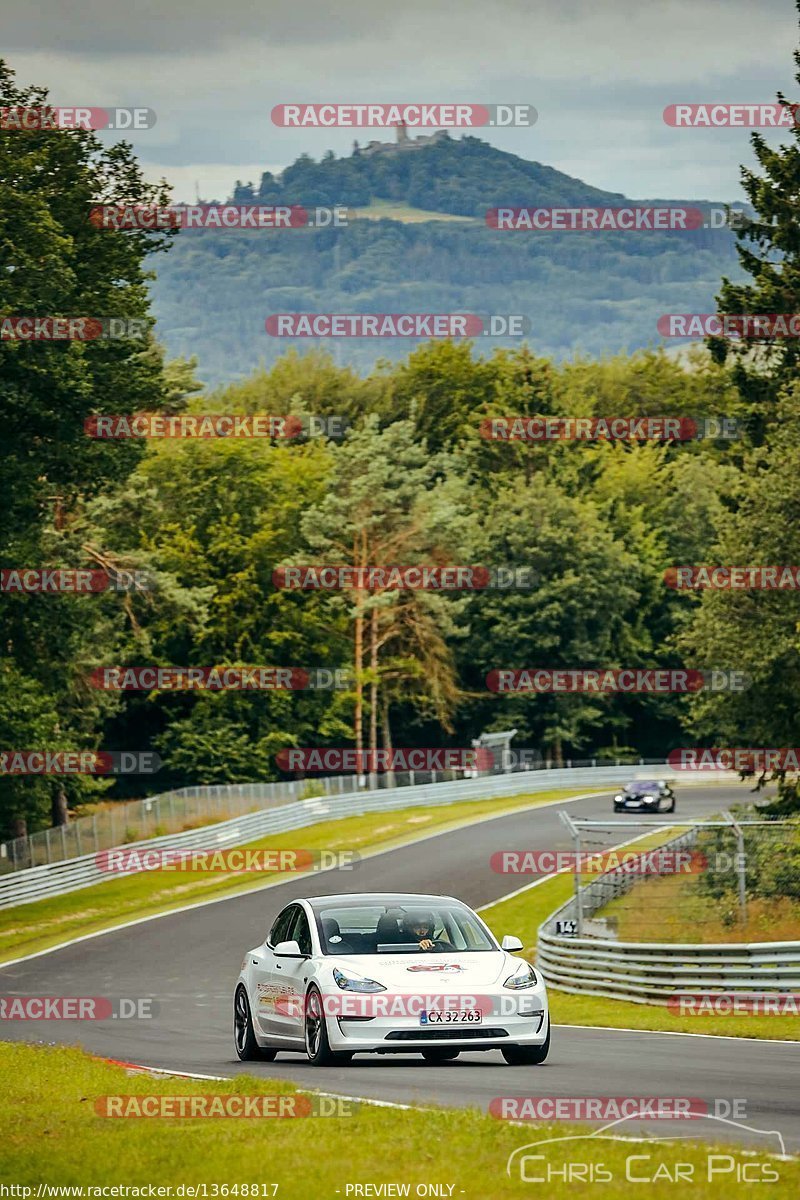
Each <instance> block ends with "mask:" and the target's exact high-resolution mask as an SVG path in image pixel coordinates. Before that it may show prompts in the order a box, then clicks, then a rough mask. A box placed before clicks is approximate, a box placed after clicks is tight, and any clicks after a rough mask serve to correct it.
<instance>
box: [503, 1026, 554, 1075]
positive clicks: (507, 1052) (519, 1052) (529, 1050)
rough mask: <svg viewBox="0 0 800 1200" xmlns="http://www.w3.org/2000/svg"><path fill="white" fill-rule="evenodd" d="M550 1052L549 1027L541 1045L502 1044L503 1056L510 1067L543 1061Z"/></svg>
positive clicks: (531, 1064)
mask: <svg viewBox="0 0 800 1200" xmlns="http://www.w3.org/2000/svg"><path fill="white" fill-rule="evenodd" d="M549 1052H550V1029H549V1028H548V1030H547V1037H546V1038H545V1040H544V1041H543V1042H542V1044H541V1046H504V1047H503V1058H504V1059H505V1060H506V1062H507V1063H508V1065H509V1066H510V1067H532V1066H537V1065H538V1064H539V1063H543V1062H544V1060H545V1059H546V1058H547V1055H548V1054H549Z"/></svg>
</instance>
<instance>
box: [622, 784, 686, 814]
mask: <svg viewBox="0 0 800 1200" xmlns="http://www.w3.org/2000/svg"><path fill="white" fill-rule="evenodd" d="M614 812H671V813H672V812H675V793H674V792H673V790H672V788H671V787H670V785H669V784H668V783H667V782H666V781H665V780H664V779H636V780H635V781H634V782H633V783H626V784H625V787H624V788H623V789H622V791H621V792H618V793H617V795H616V796H615V797H614Z"/></svg>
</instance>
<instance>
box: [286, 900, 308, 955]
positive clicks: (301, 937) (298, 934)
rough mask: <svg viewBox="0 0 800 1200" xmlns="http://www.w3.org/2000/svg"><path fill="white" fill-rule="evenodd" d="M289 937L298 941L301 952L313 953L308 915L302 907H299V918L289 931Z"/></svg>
mask: <svg viewBox="0 0 800 1200" xmlns="http://www.w3.org/2000/svg"><path fill="white" fill-rule="evenodd" d="M289 937H290V938H293V939H294V941H296V942H297V944H298V946H299V947H300V953H301V954H310V953H311V930H310V929H309V927H308V917H307V916H306V914H305V913H304V911H303V909H302V908H300V907H298V909H297V920H296V921H295V924H294V927H293V928H292V930H291V931H290V933H289Z"/></svg>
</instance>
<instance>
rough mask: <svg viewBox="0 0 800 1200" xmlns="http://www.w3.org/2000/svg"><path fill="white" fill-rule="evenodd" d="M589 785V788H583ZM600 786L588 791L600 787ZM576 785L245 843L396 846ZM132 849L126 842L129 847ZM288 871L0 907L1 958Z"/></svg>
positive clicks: (140, 879) (561, 796)
mask: <svg viewBox="0 0 800 1200" xmlns="http://www.w3.org/2000/svg"><path fill="white" fill-rule="evenodd" d="M589 790H590V791H591V790H592V789H589ZM600 790H601V789H594V791H600ZM574 795H575V789H574V788H573V789H569V788H562V789H559V790H558V791H549V792H540V793H538V794H536V795H527V796H513V797H503V798H500V799H495V800H472V801H464V802H462V803H460V804H450V805H446V806H444V805H443V806H442V807H441V808H433V809H428V810H426V809H423V808H408V809H395V810H393V811H390V812H380V813H368V814H365V815H363V816H356V817H345V818H343V819H339V820H332V821H323V822H320V823H319V824H317V825H309V826H306V827H305V828H303V829H294V830H290V831H288V832H287V833H282V834H279V835H270V836H268V837H265V838H260V839H259V840H258V841H255V842H251V843H249V848H252V849H270V850H288V849H297V848H302V849H306V850H334V851H345V850H355V851H356V852H357V853H360V854H365V853H367V852H369V851H372V850H379V849H388V848H389V847H391V846H395V845H398V846H399V845H402V844H403V843H404V842H407V841H410V840H412V839H413V838H415V837H419V836H421V835H423V834H426V833H428V832H433V831H436V830H439V831H441V830H444V829H447V828H449V827H452V826H457V825H463V824H468V823H470V822H472V821H478V820H480V819H481V818H483V817H487V816H494V815H496V814H499V813H505V812H513V811H515V810H516V809H520V808H530V807H531V806H535V805H538V804H544V803H546V802H547V801H552V800H565V799H568V798H569V797H570V796H574ZM213 846H214V826H213V825H211V826H209V848H212V847H213ZM135 849H136V847H135V846H132V847H131V850H135ZM288 877H289V876H287V875H286V874H279V873H278V872H266V871H264V872H250V873H244V872H230V873H228V874H220V873H217V872H213V873H198V872H188V871H143V872H140V873H139V874H136V875H129V876H126V877H120V878H119V879H114V880H109V881H107V882H103V883H100V884H97V885H95V886H94V887H90V888H82V889H81V890H80V891H77V892H67V893H66V894H65V895H63V896H53V897H52V898H50V899H47V900H36V901H34V902H33V903H30V904H20V905H15V906H14V907H13V908H7V909H2V910H0V964H2V963H3V962H7V961H8V960H9V959H12V958H17V957H20V956H22V955H25V954H35V953H36V952H37V951H39V950H46V949H48V948H49V947H50V946H55V945H58V944H59V943H61V942H65V941H68V940H69V939H70V938H71V937H80V936H82V935H84V934H87V933H95V932H98V931H100V930H102V929H108V928H110V927H112V926H114V925H117V924H119V923H121V922H123V921H132V920H136V919H137V918H139V917H147V916H152V915H153V914H155V913H159V912H169V911H170V909H174V908H180V907H181V906H182V905H185V904H192V903H195V902H198V901H202V900H211V899H216V898H217V897H222V896H227V895H232V894H234V893H236V892H244V891H248V890H250V889H251V888H257V887H263V885H264V884H265V883H270V882H277V881H279V880H281V879H286V878H288ZM352 880H353V883H352V887H353V890H357V889H358V869H357V867H356V869H355V870H354V871H353V872H352Z"/></svg>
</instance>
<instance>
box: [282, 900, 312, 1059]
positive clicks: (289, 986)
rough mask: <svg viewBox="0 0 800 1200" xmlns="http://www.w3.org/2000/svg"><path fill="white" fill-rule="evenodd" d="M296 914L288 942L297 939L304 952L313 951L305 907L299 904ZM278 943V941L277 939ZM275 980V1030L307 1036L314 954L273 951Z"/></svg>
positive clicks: (300, 1037) (295, 1036)
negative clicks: (308, 988) (279, 954)
mask: <svg viewBox="0 0 800 1200" xmlns="http://www.w3.org/2000/svg"><path fill="white" fill-rule="evenodd" d="M294 907H295V910H296V911H295V915H294V918H293V920H292V924H291V925H290V926H289V932H288V934H287V935H286V937H285V938H284V941H287V942H291V941H294V942H297V944H298V946H299V947H300V952H301V953H302V954H304V955H309V956H310V954H311V929H310V927H309V923H308V917H307V916H306V912H305V909H304V908H303V907H302V906H301V905H300V904H296V905H295V906H294ZM274 945H277V942H275V943H274ZM273 966H274V982H275V985H276V988H277V989H278V995H279V997H284V996H285V997H286V999H285V1000H282V999H280V998H279V1000H278V1003H277V1005H276V1009H275V1031H276V1034H277V1036H278V1037H286V1038H299V1039H301V1040H303V1039H304V1038H305V1027H304V1018H305V995H306V984H307V982H308V979H309V977H310V970H309V967H310V958H282V957H281V958H279V957H276V956H275V955H273Z"/></svg>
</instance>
